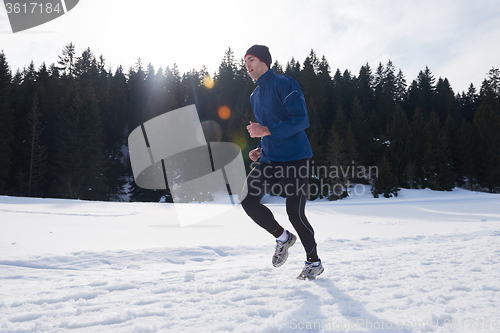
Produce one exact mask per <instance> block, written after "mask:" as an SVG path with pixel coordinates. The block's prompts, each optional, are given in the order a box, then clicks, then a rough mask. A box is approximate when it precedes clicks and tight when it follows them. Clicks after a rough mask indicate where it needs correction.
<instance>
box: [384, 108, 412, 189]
mask: <svg viewBox="0 0 500 333" xmlns="http://www.w3.org/2000/svg"><path fill="white" fill-rule="evenodd" d="M388 139H389V142H390V144H389V149H388V156H387V159H388V161H389V163H390V164H391V167H392V168H391V169H392V171H393V172H394V175H395V176H396V177H397V180H398V184H400V185H401V186H403V187H409V186H410V184H411V182H412V179H410V178H411V177H412V175H408V174H407V171H409V170H410V169H409V168H411V167H409V165H410V164H411V155H412V153H413V152H412V147H411V140H412V137H411V130H410V123H409V121H408V118H407V117H406V114H405V113H404V111H403V109H402V108H401V106H399V105H398V106H397V107H396V111H395V113H394V114H393V117H392V121H391V123H390V125H389V134H388Z"/></svg>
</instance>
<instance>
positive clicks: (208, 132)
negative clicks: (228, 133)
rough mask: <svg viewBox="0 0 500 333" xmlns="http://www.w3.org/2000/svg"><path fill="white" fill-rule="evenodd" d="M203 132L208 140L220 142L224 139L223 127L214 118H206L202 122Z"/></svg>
mask: <svg viewBox="0 0 500 333" xmlns="http://www.w3.org/2000/svg"><path fill="white" fill-rule="evenodd" d="M201 128H202V129H203V134H204V135H205V139H206V141H207V142H220V141H221V139H222V128H221V126H220V125H219V124H218V123H216V122H215V121H213V120H205V121H204V122H202V123H201Z"/></svg>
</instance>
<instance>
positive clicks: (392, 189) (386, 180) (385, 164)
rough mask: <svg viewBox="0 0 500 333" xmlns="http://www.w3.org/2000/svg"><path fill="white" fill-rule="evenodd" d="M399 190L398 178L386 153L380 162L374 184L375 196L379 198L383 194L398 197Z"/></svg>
mask: <svg viewBox="0 0 500 333" xmlns="http://www.w3.org/2000/svg"><path fill="white" fill-rule="evenodd" d="M399 190H400V189H399V187H398V179H397V177H396V175H395V174H394V173H393V172H392V170H391V166H390V164H389V160H388V159H387V156H385V155H384V156H383V157H382V161H381V162H380V166H379V171H378V177H377V178H376V179H375V181H374V183H373V186H372V194H373V197H375V198H378V197H379V195H380V194H383V195H384V197H386V198H390V197H392V196H393V195H394V196H396V197H397V196H398V192H399Z"/></svg>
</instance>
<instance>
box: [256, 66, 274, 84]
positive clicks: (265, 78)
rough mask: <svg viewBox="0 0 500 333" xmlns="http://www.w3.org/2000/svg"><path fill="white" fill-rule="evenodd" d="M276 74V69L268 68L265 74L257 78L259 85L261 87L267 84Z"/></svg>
mask: <svg viewBox="0 0 500 333" xmlns="http://www.w3.org/2000/svg"><path fill="white" fill-rule="evenodd" d="M273 75H274V71H273V70H272V69H270V70H268V71H267V72H265V73H264V74H262V75H261V76H260V77H259V78H258V79H257V85H258V86H259V87H262V86H265V85H266V83H267V82H268V81H269V79H270V78H271V77H272V76H273Z"/></svg>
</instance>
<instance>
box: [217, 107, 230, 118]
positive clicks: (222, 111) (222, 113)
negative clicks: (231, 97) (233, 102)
mask: <svg viewBox="0 0 500 333" xmlns="http://www.w3.org/2000/svg"><path fill="white" fill-rule="evenodd" d="M218 114H219V117H220V119H223V120H228V119H229V117H231V110H229V108H228V107H227V106H225V105H222V106H220V107H219V111H218Z"/></svg>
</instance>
